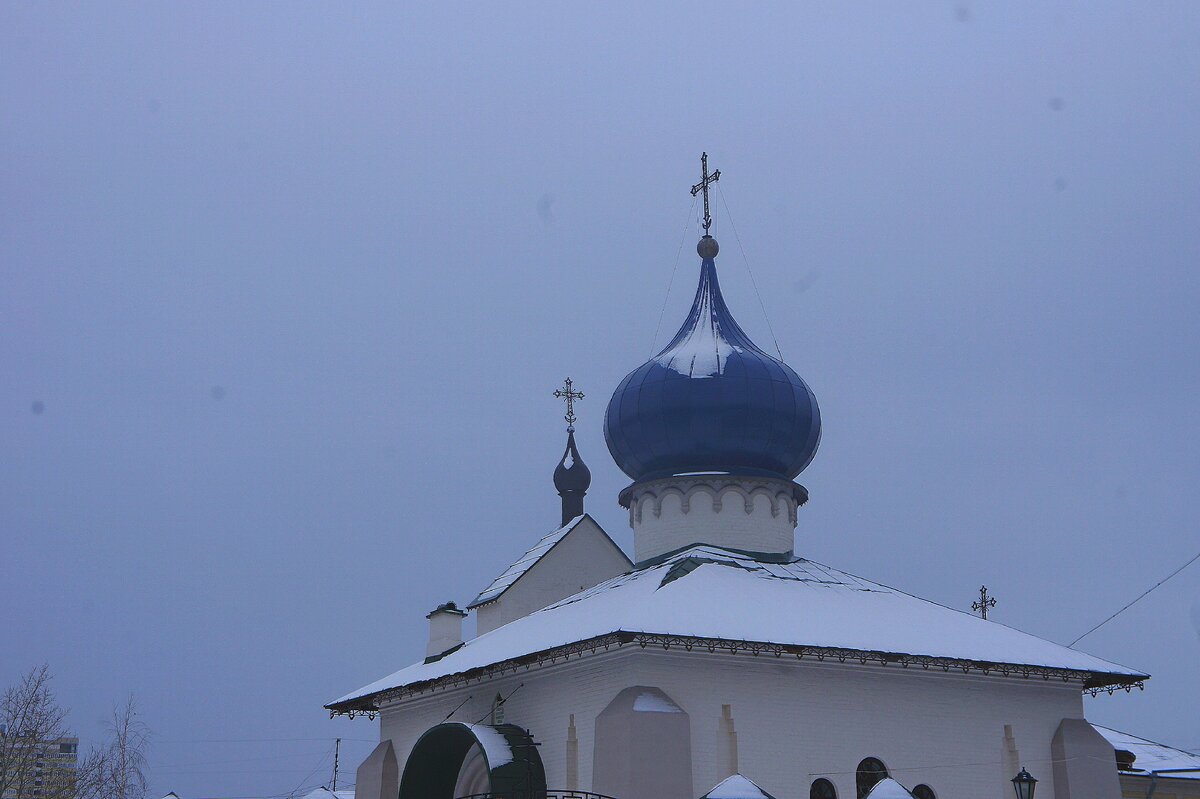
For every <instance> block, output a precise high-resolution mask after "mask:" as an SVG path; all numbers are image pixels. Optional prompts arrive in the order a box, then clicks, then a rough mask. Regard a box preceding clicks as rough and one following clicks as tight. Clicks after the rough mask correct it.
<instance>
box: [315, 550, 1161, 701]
mask: <svg viewBox="0 0 1200 799" xmlns="http://www.w3.org/2000/svg"><path fill="white" fill-rule="evenodd" d="M614 634H615V635H618V636H619V640H618V643H620V642H623V641H636V642H641V643H646V642H647V641H646V637H647V636H654V637H655V638H654V640H653V641H650V643H656V644H657V643H664V644H669V643H670V641H669V640H666V638H667V637H673V638H676V639H678V638H690V639H706V640H707V641H714V640H716V641H721V642H734V645H733V648H734V649H736V650H737V651H743V652H745V651H747V650H750V651H756V649H759V650H768V651H770V650H772V649H773V648H779V649H781V650H782V651H786V652H796V653H797V654H804V653H806V652H807V653H811V654H814V655H820V656H822V657H824V656H826V655H828V656H831V657H837V658H839V659H842V660H843V661H844V660H847V659H851V658H857V659H861V660H862V661H863V662H864V663H866V662H869V661H876V662H880V663H886V662H897V661H899V662H903V663H905V664H908V663H910V662H913V663H918V664H920V665H923V666H926V667H940V668H942V669H949V668H955V667H958V666H962V665H964V664H974V665H975V667H978V668H980V669H983V670H985V671H992V670H994V671H1000V672H1001V673H1005V674H1009V673H1015V674H1016V675H1018V676H1022V675H1024V676H1031V674H1034V673H1041V674H1042V675H1043V676H1047V674H1046V672H1047V671H1053V673H1054V675H1055V676H1065V677H1067V678H1071V677H1074V678H1078V679H1080V680H1082V682H1083V684H1084V685H1087V686H1102V685H1113V684H1130V683H1136V682H1138V681H1140V680H1142V679H1145V678H1146V677H1147V675H1145V674H1143V673H1141V672H1138V671H1135V670H1133V669H1130V668H1127V667H1125V666H1121V665H1118V664H1116V663H1110V662H1108V661H1105V660H1101V659H1100V658H1097V657H1093V656H1091V655H1088V654H1085V653H1083V652H1078V651H1076V650H1074V649H1069V648H1067V647H1065V646H1061V645H1060V644H1055V643H1052V642H1050V641H1046V640H1044V639H1041V638H1038V637H1036V636H1033V635H1029V634H1027V633H1023V632H1020V631H1019V630H1015V629H1013V628H1011V627H1007V626H1005V625H1003V624H998V623H996V622H994V621H985V620H983V619H980V618H978V617H977V616H973V615H971V614H969V613H964V612H962V611H958V610H953V609H950V608H947V607H944V606H942V605H938V604H936V603H934V602H929V601H927V600H924V599H920V598H918V597H915V596H912V595H910V594H906V593H904V592H903V591H898V590H896V589H893V588H889V587H887V586H884V585H881V584H879V583H874V582H871V581H870V580H865V579H863V578H861V577H856V576H854V575H852V574H848V573H846V572H843V571H838V570H836V569H832V568H830V567H828V566H823V565H821V564H819V563H816V562H814V561H810V560H805V559H802V558H797V559H794V560H791V561H789V562H784V563H772V562H764V561H760V560H756V559H754V558H753V557H750V556H748V555H744V554H739V553H736V552H731V551H729V550H723V549H720V548H717V547H713V546H694V547H690V548H688V549H686V550H683V551H681V552H678V553H676V554H674V555H672V556H670V557H668V558H666V559H665V560H663V561H662V562H661V563H658V564H656V565H651V566H647V567H645V568H642V569H639V570H636V571H633V572H630V573H628V574H624V575H621V576H619V577H614V578H612V579H611V580H607V581H606V582H603V583H600V584H599V585H597V586H595V587H593V588H589V589H587V590H585V591H581V592H579V593H578V594H575V595H574V596H571V597H568V598H567V599H564V600H562V601H560V602H556V603H555V604H553V605H550V606H549V607H546V608H543V609H542V610H539V611H537V612H535V613H531V614H530V615H528V616H525V617H523V618H520V619H516V620H515V621H512V622H509V623H508V624H506V625H504V626H502V627H499V628H497V629H495V630H492V631H490V632H488V633H485V634H484V635H481V636H479V637H477V638H475V639H473V640H471V641H468V642H466V644H464V645H463V646H462V647H461V648H459V649H457V650H455V651H454V652H452V653H450V654H449V655H447V656H446V657H444V658H442V659H440V660H438V661H435V662H433V663H416V664H414V665H412V666H409V667H407V668H404V669H401V670H400V671H397V672H395V673H394V674H391V675H389V676H387V677H384V678H383V679H381V680H377V681H376V682H373V683H371V684H369V685H365V686H363V687H362V688H360V689H358V690H357V691H354V692H352V693H350V694H347V695H346V696H344V697H342V698H340V699H338V700H336V701H334V702H333V703H331V704H330V705H329V706H328V707H329V708H330V709H331V710H334V711H337V712H347V711H350V710H354V711H363V710H368V709H372V708H373V707H375V705H374V704H373V700H372V699H371V698H372V697H373V696H374V695H376V694H379V693H381V692H387V691H391V690H393V689H400V688H408V689H412V690H417V689H419V688H421V687H424V686H425V685H426V684H428V683H430V682H434V681H438V680H442V679H443V678H446V679H454V678H455V675H463V674H464V673H467V672H471V673H472V674H473V675H477V674H479V673H481V671H480V670H482V671H487V670H489V669H492V668H504V664H508V665H514V663H513V662H514V661H517V660H518V659H520V660H522V661H528V659H529V658H528V656H530V655H534V654H535V653H544V652H552V651H554V650H556V649H558V648H560V647H567V646H574V648H576V649H580V648H581V647H579V646H577V645H579V644H580V642H589V641H596V640H598V639H605V638H606V637H611V636H613V635H614ZM760 645H761V646H760ZM724 648H727V649H728V648H730V647H724ZM1038 670H1042V671H1038Z"/></svg>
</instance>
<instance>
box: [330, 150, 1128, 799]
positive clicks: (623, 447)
mask: <svg viewBox="0 0 1200 799" xmlns="http://www.w3.org/2000/svg"><path fill="white" fill-rule="evenodd" d="M719 176H720V172H714V173H712V174H711V175H709V174H708V171H707V161H706V160H705V168H704V172H703V179H702V181H701V183H700V184H697V186H695V187H694V188H693V194H697V193H700V192H703V193H704V195H705V196H704V200H705V217H704V222H705V224H704V235H703V237H702V238H701V239H700V242H699V244H698V246H697V252H698V254H699V258H700V269H699V285H698V287H697V289H696V295H695V300H694V302H693V303H692V307H691V311H690V313H689V314H688V316H687V318H686V319H685V320H684V322H683V324H682V326H681V327H680V328H679V331H678V332H677V333H676V334H675V336H674V338H673V339H672V340H671V341H670V343H669V344H667V346H666V347H665V348H664V349H663V350H662V351H661V352H659V353H658V354H657V355H655V356H654V357H653V358H651V359H650V360H649V361H647V362H646V363H643V364H642V365H640V366H638V367H637V368H636V369H634V370H633V371H632V372H630V373H629V374H628V376H627V377H625V379H624V380H622V381H621V383H620V384H619V385H618V386H616V388H615V390H614V391H613V392H612V396H611V398H610V399H609V401H608V406H607V411H606V413H605V417H604V436H605V440H606V441H607V443H608V449H609V453H610V454H611V456H612V458H613V460H614V461H615V462H616V465H617V466H618V467H619V468H620V469H621V471H623V472H624V473H625V474H626V475H628V477H629V478H630V480H631V482H630V484H629V485H628V487H626V488H625V489H624V490H622V491H621V492H620V495H619V496H618V497H617V501H618V502H619V503H620V505H621V507H622V508H624V509H625V510H627V511H628V518H629V525H630V527H632V529H633V541H634V543H633V551H632V552H629V553H627V552H624V551H622V549H621V548H620V547H619V546H618V545H617V544H615V543H614V542H613V540H612V538H610V537H609V535H608V534H607V533H606V532H605V531H604V529H603V528H601V526H600V525H599V524H598V523H597V522H596V520H595V519H593V518H592V517H591V516H590V515H588V514H587V513H586V512H585V510H584V497H585V494H586V492H587V489H588V487H589V484H590V481H591V475H590V472H589V471H588V467H587V466H586V465H585V464H584V462H583V459H582V457H581V456H580V453H579V451H578V449H577V447H576V443H575V437H574V427H573V424H574V422H575V418H574V413H573V402H574V401H575V400H576V399H579V398H580V396H581V395H580V394H579V393H578V392H576V391H575V390H574V387H573V385H572V384H571V382H570V381H567V383H566V385H565V387H564V389H562V390H560V391H559V392H557V393H558V394H559V396H560V397H562V398H564V399H565V400H566V401H567V409H568V413H567V422H568V428H567V440H566V450H565V452H564V453H563V457H562V460H561V462H560V463H559V465H558V468H557V469H556V470H555V472H554V485H555V487H556V489H557V490H558V493H559V494H560V496H561V497H562V520H561V526H559V527H558V528H557V529H555V530H553V531H551V532H548V533H547V534H545V535H544V536H542V537H541V538H540V539H538V540H536V541H532V540H531V541H530V547H529V549H528V551H527V552H526V553H525V554H524V555H523V556H521V558H519V559H518V560H517V562H516V563H513V564H512V565H511V566H508V567H507V568H505V569H502V570H500V573H499V576H498V577H496V579H495V580H494V581H493V582H492V583H491V584H490V585H488V586H487V587H485V588H484V589H483V590H482V591H481V592H480V593H479V595H478V596H477V597H475V599H474V600H473V601H471V602H470V603H469V604H466V605H465V606H463V607H459V606H458V605H456V604H455V603H449V602H448V603H446V604H443V605H439V606H438V607H436V608H435V609H434V610H433V611H432V612H430V613H429V614H428V619H429V643H428V649H427V657H426V658H425V659H424V660H423V661H421V662H418V663H414V664H412V665H409V666H406V667H404V668H401V669H400V670H399V671H396V672H395V673H393V674H390V675H388V676H386V677H383V678H382V679H379V680H377V681H375V682H373V683H370V684H369V685H365V686H363V687H362V688H359V689H357V690H355V691H352V692H350V693H348V694H346V695H345V696H343V697H341V698H339V699H337V700H335V701H333V702H331V703H330V704H328V705H327V708H328V709H329V711H330V712H331V713H332V714H346V715H349V716H351V717H354V716H358V715H366V716H368V717H370V718H372V719H378V722H379V740H380V743H379V745H378V747H377V748H376V749H375V750H374V751H373V752H372V754H371V755H370V756H369V757H368V758H367V760H366V761H365V762H364V763H363V764H362V765H361V767H360V768H359V770H358V780H357V785H356V788H355V799H397V797H399V799H459V798H460V797H467V796H489V797H497V798H499V797H504V798H505V799H509V798H510V797H511V798H513V799H520V798H521V797H528V798H529V799H533V797H537V798H538V799H543V798H544V797H553V798H554V799H559V798H561V797H593V796H600V797H612V798H613V799H699V798H700V797H712V799H746V797H751V798H753V797H777V799H805V798H806V797H807V798H809V799H864V798H865V797H874V799H884V798H885V797H916V799H1011V798H1012V797H1013V796H1014V788H1015V789H1016V790H1017V793H1016V794H1015V795H1017V796H1022V795H1024V796H1028V793H1025V794H1022V793H1021V792H1022V791H1026V792H1028V791H1030V790H1031V789H1034V788H1035V787H1036V796H1037V799H1120V797H1121V795H1122V790H1121V782H1120V777H1119V775H1118V770H1117V760H1116V751H1115V749H1114V746H1113V744H1112V742H1111V741H1110V740H1109V739H1108V738H1106V737H1105V736H1104V735H1102V734H1101V733H1100V732H1099V731H1098V730H1097V729H1096V728H1094V727H1093V726H1092V725H1090V724H1089V723H1088V722H1087V721H1086V720H1085V718H1084V712H1083V695H1084V693H1086V692H1092V693H1096V692H1100V691H1105V692H1108V693H1112V692H1113V691H1115V690H1118V689H1124V690H1125V691H1128V690H1129V689H1130V688H1132V687H1139V686H1140V685H1141V684H1142V681H1143V680H1145V679H1147V676H1148V675H1146V674H1143V673H1142V672H1140V671H1138V670H1137V669H1134V668H1129V667H1127V666H1123V665H1120V664H1117V663H1110V662H1108V661H1105V660H1102V659H1100V658H1097V657H1093V656H1091V655H1088V654H1085V653H1083V652H1080V651H1077V650H1074V649H1069V648H1067V647H1064V646H1061V645H1059V644H1055V643H1052V642H1049V641H1046V640H1043V639H1041V638H1037V637H1035V636H1033V635H1028V634H1026V633H1022V632H1020V631H1018V630H1015V629H1013V628H1011V627H1008V626H1005V625H1002V624H997V623H995V622H993V621H989V620H987V619H986V618H981V617H979V616H975V615H971V614H968V613H965V612H961V611H958V610H953V609H951V608H947V607H944V606H942V605H938V604H936V603H933V602H930V601H927V600H924V599H921V598H919V597H916V596H913V595H911V594H908V593H905V592H903V591H899V590H896V589H894V588H890V587H888V586H885V585H882V584H880V583H876V582H873V581H872V580H870V579H868V578H866V577H861V576H858V575H855V574H851V573H849V572H846V571H842V570H841V569H838V568H836V567H834V566H829V565H825V564H821V563H816V562H814V561H811V560H808V559H807V558H805V557H804V556H803V549H802V548H801V549H800V550H799V551H797V547H796V543H795V531H796V526H797V521H798V519H799V518H802V516H803V513H804V505H805V503H806V502H807V500H808V491H807V490H806V489H805V488H804V486H802V485H801V484H799V483H798V482H796V479H797V477H798V476H799V475H800V474H801V473H802V472H803V471H804V469H805V468H806V467H807V466H808V465H809V464H810V462H811V461H812V460H813V457H814V456H815V455H816V453H817V449H818V445H819V443H820V440H821V414H820V411H819V409H818V405H817V399H816V397H815V396H814V394H813V392H812V391H811V390H810V389H809V387H808V385H807V384H806V383H805V382H804V380H802V379H801V378H800V376H799V375H798V374H796V372H795V371H794V370H793V369H792V368H791V367H789V366H788V365H787V364H786V363H783V361H782V360H780V359H778V358H775V357H773V356H771V355H769V354H768V353H767V352H765V351H764V350H762V349H761V348H759V347H758V346H757V345H756V344H755V343H754V342H753V341H751V340H750V338H749V337H748V336H747V335H746V333H745V332H744V331H743V330H742V329H741V327H739V326H738V323H737V322H736V321H735V320H734V317H733V315H732V314H731V312H730V310H729V308H728V307H727V306H726V304H725V300H724V299H723V298H722V296H721V289H720V286H719V283H718V267H717V255H718V251H719V248H718V245H717V242H716V240H715V239H714V238H713V237H712V236H711V235H710V234H709V227H710V225H711V217H710V216H709V214H708V196H707V193H708V187H709V184H710V183H711V182H713V181H715V180H716V179H717V178H718V177H719ZM467 616H473V617H474V630H475V633H474V635H473V636H471V637H468V636H465V635H464V621H466V619H467ZM1019 775H1020V776H1019ZM1014 779H1015V782H1014Z"/></svg>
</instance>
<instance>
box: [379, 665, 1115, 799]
mask: <svg viewBox="0 0 1200 799" xmlns="http://www.w3.org/2000/svg"><path fill="white" fill-rule="evenodd" d="M522 683H523V684H524V685H523V687H522V688H520V690H518V691H516V693H515V694H513V695H512V698H511V699H510V700H509V702H508V704H507V705H506V721H509V722H512V723H515V724H519V725H521V726H524V727H528V728H530V729H531V730H532V732H533V734H534V737H535V738H536V739H537V740H538V741H539V742H541V744H542V745H541V747H540V748H539V752H540V755H541V757H542V760H543V762H544V764H545V767H546V778H547V783H548V785H550V786H551V787H563V786H565V784H566V761H565V758H566V737H567V726H568V723H569V717H570V715H571V714H574V715H575V725H576V732H577V735H578V740H579V784H580V786H581V787H582V788H583V789H585V790H586V789H588V788H590V786H591V784H592V749H593V735H594V729H595V718H596V716H597V715H598V714H599V713H600V711H601V710H603V709H604V707H605V706H606V705H607V704H608V703H609V702H610V701H611V700H612V699H613V697H615V696H616V695H617V693H618V692H620V690H621V689H623V688H626V687H628V686H631V685H651V686H657V687H659V688H661V689H662V690H663V691H665V692H666V693H667V694H669V695H670V696H671V697H672V698H673V699H674V700H675V701H676V702H677V703H678V704H679V705H680V706H681V707H682V708H683V709H684V710H686V711H687V712H688V714H689V715H690V717H691V732H692V745H693V772H694V774H693V782H694V784H695V786H696V791H697V795H699V794H700V793H702V792H703V791H706V790H707V789H708V788H709V787H711V786H713V785H715V784H716V783H717V782H718V781H719V780H720V779H722V778H723V777H724V776H725V774H723V773H722V772H723V771H724V768H723V766H722V763H723V761H724V760H725V758H726V756H725V755H724V752H725V749H724V748H722V747H723V746H725V747H727V744H723V743H722V741H721V739H720V737H719V724H720V718H721V706H722V705H726V704H727V705H732V712H733V717H734V719H735V720H736V725H737V733H738V751H739V758H740V763H739V765H740V770H741V771H742V773H744V774H745V775H746V776H748V777H750V778H752V779H754V780H755V781H756V782H758V783H759V784H760V785H762V786H763V787H764V788H766V789H767V790H768V791H770V792H771V793H773V794H775V795H776V796H778V797H779V799H793V798H794V799H806V797H807V796H808V787H809V785H810V783H811V782H812V780H813V779H815V778H816V777H817V776H825V777H826V778H828V779H830V780H832V781H833V783H834V785H836V786H837V789H838V795H839V796H840V797H843V799H846V798H847V797H849V799H853V797H854V795H855V794H854V769H855V767H856V766H857V764H858V762H859V760H861V759H862V758H864V757H867V756H874V757H878V758H880V759H881V760H882V761H883V762H884V763H885V764H887V766H888V768H889V769H890V770H891V772H892V776H894V777H896V778H897V779H898V780H900V782H902V783H904V784H905V785H907V786H909V787H913V786H915V785H917V784H918V783H928V784H929V785H930V786H931V787H933V789H934V790H935V791H936V792H937V794H938V796H939V797H944V798H945V799H1008V797H1009V796H1010V795H1011V792H1012V786H1011V785H1010V784H1009V782H1008V780H1009V779H1011V777H1012V776H1013V775H1012V774H1008V773H1007V772H1006V771H1005V766H1004V725H1005V724H1009V725H1011V726H1012V729H1013V733H1014V736H1015V739H1016V745H1017V747H1018V748H1019V750H1020V754H1021V758H1022V760H1023V762H1024V764H1025V766H1026V767H1028V768H1029V770H1030V771H1031V772H1032V773H1033V774H1034V776H1036V777H1038V778H1039V779H1041V780H1042V782H1040V783H1039V785H1038V797H1039V799H1054V790H1053V785H1052V779H1051V766H1050V762H1049V760H1050V739H1051V737H1052V736H1053V735H1054V731H1055V729H1057V727H1058V724H1059V722H1060V721H1061V720H1062V719H1063V718H1064V717H1072V718H1080V717H1082V715H1083V701H1082V697H1081V695H1080V692H1079V689H1078V686H1077V685H1065V684H1063V683H1061V682H1046V681H1043V680H1041V679H1040V678H1035V679H1031V680H1018V679H1009V678H1004V677H996V676H988V677H984V676H982V675H974V674H972V675H964V674H962V673H961V672H958V673H955V672H950V673H945V672H942V671H940V670H936V671H934V670H931V671H925V670H922V669H920V668H917V667H910V668H908V669H904V668H902V667H900V666H887V667H878V666H867V667H863V666H859V665H858V664H839V663H836V662H824V663H819V662H816V661H810V660H808V659H806V660H804V661H796V660H795V658H792V659H790V660H789V659H786V658H781V659H776V658H774V657H773V656H762V655H760V656H759V657H757V658H756V657H751V656H749V655H744V656H743V655H736V656H735V655H729V654H723V653H716V654H709V653H707V652H696V651H693V652H690V653H688V652H683V651H676V650H670V651H663V650H652V649H646V650H642V649H639V648H634V647H633V646H632V645H627V646H625V647H622V648H621V649H619V650H614V651H612V652H609V653H604V654H598V655H586V656H584V657H583V658H580V659H576V660H572V661H570V662H567V663H559V664H556V665H551V666H548V667H545V668H538V669H531V670H529V671H524V672H520V673H516V674H510V675H507V676H504V677H500V678H496V679H492V680H488V681H485V682H481V683H473V684H472V685H470V686H468V687H465V688H457V689H454V690H451V691H445V692H442V693H437V694H433V695H426V696H421V697H414V698H412V699H410V700H406V701H405V702H403V703H401V704H399V705H396V706H392V707H388V708H385V709H384V712H383V714H382V719H381V734H382V736H384V737H386V738H391V739H392V740H393V742H394V745H395V747H396V755H397V758H398V759H399V762H400V764H401V769H402V770H403V764H404V762H405V760H406V759H407V757H408V753H409V751H410V749H411V748H412V745H413V744H414V743H415V741H416V739H417V738H418V737H419V736H420V735H421V733H423V732H424V731H425V730H426V729H428V728H429V727H432V726H434V725H435V724H438V723H441V722H442V721H443V719H445V717H446V714H448V713H449V712H450V711H451V710H452V709H453V708H454V707H455V706H456V705H458V704H459V703H460V702H462V701H463V700H464V699H466V697H467V696H470V697H471V699H470V701H468V702H467V703H466V704H465V705H464V707H463V708H462V709H461V710H459V711H458V712H457V713H455V715H454V717H453V720H455V721H470V722H475V721H479V720H484V721H486V719H487V716H488V714H489V710H490V708H491V703H492V698H493V697H494V696H495V694H496V693H497V692H500V693H501V694H503V695H506V696H507V695H508V694H509V693H510V692H512V691H513V689H515V688H516V687H517V686H518V685H520V684H522ZM1113 701H1120V700H1119V699H1117V698H1114V700H1113ZM1106 765H1107V764H1099V765H1098V767H1104V766H1106ZM618 799H619V798H618Z"/></svg>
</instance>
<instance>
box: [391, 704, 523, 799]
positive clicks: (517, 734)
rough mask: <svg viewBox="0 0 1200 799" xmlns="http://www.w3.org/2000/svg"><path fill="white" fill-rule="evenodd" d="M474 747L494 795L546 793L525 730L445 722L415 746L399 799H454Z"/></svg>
mask: <svg viewBox="0 0 1200 799" xmlns="http://www.w3.org/2000/svg"><path fill="white" fill-rule="evenodd" d="M476 746H477V747H478V751H480V752H482V753H483V757H484V759H485V761H486V763H487V771H488V777H489V779H490V781H491V788H490V793H493V794H496V795H498V796H510V795H528V796H537V795H540V794H543V793H545V791H546V770H545V769H544V768H543V767H542V759H541V757H540V756H539V755H538V751H537V746H536V745H535V744H534V741H533V739H532V738H531V737H530V736H529V735H528V733H526V732H525V730H523V729H521V728H520V727H518V726H516V725H515V724H500V725H497V726H491V725H486V724H463V723H461V722H447V723H445V724H439V725H437V726H436V727H430V728H429V729H428V730H426V731H425V734H424V735H422V736H421V737H420V739H419V740H418V741H417V743H416V745H415V746H413V748H412V752H410V753H409V755H408V761H407V762H406V763H405V764H404V774H403V776H401V778H400V799H454V786H455V782H456V781H457V780H458V776H459V770H460V769H461V768H462V765H463V761H464V759H465V758H466V756H467V754H468V752H470V751H471V749H472V747H476Z"/></svg>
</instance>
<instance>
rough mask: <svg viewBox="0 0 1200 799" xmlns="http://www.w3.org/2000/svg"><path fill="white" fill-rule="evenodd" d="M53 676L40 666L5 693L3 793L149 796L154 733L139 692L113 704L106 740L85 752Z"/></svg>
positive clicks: (91, 798) (28, 798)
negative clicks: (143, 714) (61, 703)
mask: <svg viewBox="0 0 1200 799" xmlns="http://www.w3.org/2000/svg"><path fill="white" fill-rule="evenodd" d="M50 681H51V674H50V669H49V667H47V666H45V665H42V666H37V667H35V668H33V669H30V670H29V672H27V673H26V674H25V675H24V676H23V677H22V678H21V681H20V682H19V683H18V684H17V685H14V686H12V687H11V688H9V689H8V690H6V691H5V692H4V695H3V697H0V796H3V797H15V799H145V797H146V789H147V786H146V774H145V771H146V751H147V749H148V747H149V741H150V732H149V730H148V728H147V727H146V725H145V723H144V722H143V721H142V719H141V716H140V715H139V713H138V708H137V702H136V701H134V699H133V697H132V696H131V697H129V699H128V700H127V701H126V702H125V704H124V705H123V706H119V707H115V708H113V714H112V719H111V721H110V722H109V726H108V740H106V741H105V743H104V745H103V746H100V747H94V748H92V749H91V750H90V751H89V752H88V753H87V754H86V755H83V756H82V757H80V756H79V753H78V749H77V746H78V740H77V739H76V738H74V737H72V736H71V733H70V731H69V730H68V729H67V726H66V716H67V713H66V710H64V709H63V708H62V707H60V706H59V704H58V700H57V699H56V698H55V696H54V693H53V692H52V691H51V690H50Z"/></svg>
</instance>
